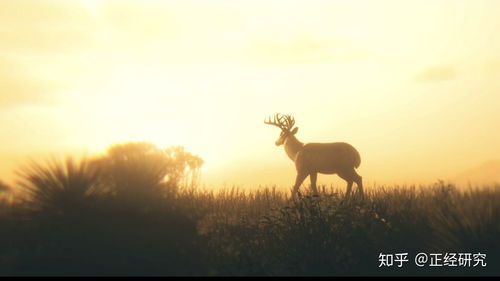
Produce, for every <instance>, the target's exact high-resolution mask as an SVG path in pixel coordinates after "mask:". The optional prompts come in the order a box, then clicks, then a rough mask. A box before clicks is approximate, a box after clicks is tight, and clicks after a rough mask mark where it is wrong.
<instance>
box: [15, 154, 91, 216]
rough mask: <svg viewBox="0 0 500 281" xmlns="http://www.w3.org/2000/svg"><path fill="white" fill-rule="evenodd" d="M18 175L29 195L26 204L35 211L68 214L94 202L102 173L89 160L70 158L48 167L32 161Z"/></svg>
mask: <svg viewBox="0 0 500 281" xmlns="http://www.w3.org/2000/svg"><path fill="white" fill-rule="evenodd" d="M17 175H18V176H19V178H20V180H18V184H19V185H20V187H21V188H23V189H24V190H25V191H26V192H27V193H26V195H27V198H26V199H25V203H27V204H28V206H29V208H30V209H32V210H46V211H49V210H50V211H53V212H56V213H61V212H63V213H64V212H68V211H70V210H73V209H75V208H76V207H77V206H81V204H84V203H86V202H88V201H89V199H92V198H93V197H94V196H95V195H96V194H97V192H98V187H97V183H98V178H99V171H98V170H97V169H95V168H93V167H90V166H89V165H88V162H87V160H86V159H82V160H79V161H77V160H75V159H73V158H71V157H68V158H66V159H65V160H64V161H57V160H52V161H50V162H48V163H46V164H45V165H43V164H40V163H37V162H34V161H31V162H30V163H29V164H28V165H26V166H24V167H23V168H21V169H20V170H19V171H18V172H17Z"/></svg>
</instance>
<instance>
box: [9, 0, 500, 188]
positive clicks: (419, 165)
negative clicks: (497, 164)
mask: <svg viewBox="0 0 500 281" xmlns="http://www.w3.org/2000/svg"><path fill="white" fill-rule="evenodd" d="M499 30H500V1H480V0H475V1H460V0H453V1H445V0H440V1H422V0H418V1H409V0H405V1H401V0H398V1H383V0H378V1H372V0H367V1H311V0H308V1H235V0H231V1H186V0H182V1H180V0H179V1H89V0H87V1H42V0H40V1H15V0H0V136H1V138H0V173H1V174H0V179H2V180H5V181H7V182H10V181H12V179H13V176H12V175H13V173H12V171H13V170H14V169H15V168H17V167H18V165H19V164H22V163H24V161H25V160H26V159H27V157H28V156H31V157H38V156H39V157H46V156H49V155H53V154H64V153H71V154H78V153H80V154H81V153H82V152H85V153H88V154H92V153H100V152H102V151H103V150H105V149H106V147H108V146H109V145H110V144H113V143H119V142H126V141H149V142H153V143H155V144H157V145H158V146H161V147H165V146H170V145H183V146H184V147H185V148H186V150H188V151H190V152H192V153H195V154H197V155H199V156H201V157H202V158H203V159H204V160H205V164H204V166H203V168H202V182H203V183H204V184H206V185H213V186H218V185H221V184H226V185H229V186H231V185H242V186H246V187H252V186H256V185H269V184H278V185H283V186H291V185H292V184H293V180H294V177H295V172H294V167H293V163H292V162H291V161H290V160H289V159H288V158H287V157H286V155H285V153H284V151H283V148H282V147H276V146H275V145H274V141H275V140H276V138H277V137H278V135H279V130H278V129H277V128H274V127H271V126H266V125H264V124H263V120H264V118H265V117H267V116H269V115H272V114H274V113H276V112H282V113H286V114H292V115H293V116H294V117H295V119H296V125H297V126H298V127H299V131H298V134H297V137H298V138H299V140H301V141H302V142H334V141H345V142H349V143H351V144H352V145H353V146H355V147H356V148H357V149H358V151H359V152H360V153H361V159H362V160H361V166H360V168H359V170H358V171H359V173H360V174H361V175H363V178H364V181H365V183H366V184H367V185H370V184H372V183H373V182H376V183H381V184H382V183H386V184H391V183H400V184H404V183H426V182H433V181H436V180H437V179H448V178H453V177H454V176H455V175H458V174H460V173H461V172H462V171H464V170H468V169H471V168H472V167H475V166H478V165H480V164H481V163H483V162H486V161H491V160H492V159H498V158H500V146H499V145H498V144H499V143H500V130H499V129H498V124H499V120H500V111H499V110H498V109H499V108H500V53H499V52H498V50H500V36H499V34H500V33H499ZM337 180H338V179H336V178H335V177H333V176H321V175H320V176H319V179H318V181H319V183H320V184H321V183H324V184H329V183H331V182H335V181H337Z"/></svg>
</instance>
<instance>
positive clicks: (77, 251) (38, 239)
mask: <svg viewBox="0 0 500 281" xmlns="http://www.w3.org/2000/svg"><path fill="white" fill-rule="evenodd" d="M137 147H138V146H134V148H137ZM145 148H148V147H147V146H143V147H140V149H137V150H134V149H127V150H126V152H127V153H126V155H123V154H120V153H118V152H116V150H113V152H114V153H117V154H113V157H114V158H113V159H114V160H118V161H117V162H111V163H112V165H110V167H111V168H112V169H108V170H107V169H106V168H108V167H109V166H101V165H96V164H95V162H92V164H90V162H89V161H88V160H85V159H84V160H80V161H76V160H74V159H72V158H67V159H66V160H65V161H63V162H58V161H55V160H54V161H52V162H50V163H49V164H47V165H41V164H38V163H35V162H32V163H30V165H28V166H26V167H24V168H23V169H21V171H20V172H18V175H19V177H20V180H19V185H20V186H21V187H22V188H23V189H24V190H25V191H26V196H25V197H24V198H23V200H22V203H21V204H19V205H18V206H16V207H17V209H16V211H15V212H12V214H11V216H8V217H5V218H2V220H3V223H2V226H3V230H4V231H3V238H8V239H9V241H10V242H11V247H7V248H5V249H4V250H5V253H6V254H5V255H6V256H7V257H9V258H8V260H9V263H8V264H7V265H4V266H0V274H8V275H18V274H22V275H96V274H98V275H109V274H111V275H179V274H180V275H188V274H200V273H201V272H202V270H203V268H204V267H203V265H202V264H201V260H200V257H201V255H200V253H199V245H198V243H199V239H198V235H197V231H196V224H195V221H193V220H192V219H190V218H188V217H187V216H185V215H184V214H183V213H182V212H181V211H179V210H178V209H177V208H176V204H175V198H173V197H168V196H161V195H162V194H163V193H161V192H160V191H159V189H157V188H159V187H161V185H162V184H163V182H162V180H163V177H164V175H165V174H166V172H165V171H164V169H163V168H165V167H166V166H167V165H163V166H162V165H161V164H162V162H161V161H160V160H163V159H160V158H159V157H157V156H158V154H156V155H155V154H153V156H150V155H149V154H145V153H144V152H148V150H145ZM141 149H142V150H141ZM132 152H133V153H132ZM153 152H156V151H154V150H153ZM124 159H125V160H124ZM119 161H121V162H119ZM155 161H157V162H155ZM101 163H102V162H101ZM135 168H137V169H140V170H139V171H136V170H134V169H135ZM106 172H107V173H115V174H111V175H110V174H105V173H106ZM122 177H123V178H122ZM108 184H109V186H107V185H108ZM153 199H155V200H154V201H153ZM146 200H151V201H146ZM9 221H12V222H15V223H10V224H9V223H8V222H9ZM6 256H0V258H5V257H6Z"/></svg>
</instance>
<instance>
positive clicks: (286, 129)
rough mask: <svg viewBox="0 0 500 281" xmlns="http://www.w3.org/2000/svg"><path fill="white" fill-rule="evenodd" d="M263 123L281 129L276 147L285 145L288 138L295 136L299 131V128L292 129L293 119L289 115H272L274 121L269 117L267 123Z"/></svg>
mask: <svg viewBox="0 0 500 281" xmlns="http://www.w3.org/2000/svg"><path fill="white" fill-rule="evenodd" d="M264 123H265V124H268V125H273V126H276V127H278V128H280V129H281V133H280V136H279V138H278V139H277V140H276V145H277V146H279V145H282V144H283V143H285V140H286V139H287V138H288V137H290V136H293V135H295V134H296V133H297V131H298V130H299V128H297V127H295V128H293V125H295V119H293V117H292V116H290V115H281V114H279V113H276V115H274V120H272V121H271V117H269V119H268V120H267V121H264ZM292 128H293V129H292Z"/></svg>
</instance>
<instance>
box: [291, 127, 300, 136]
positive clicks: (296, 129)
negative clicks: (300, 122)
mask: <svg viewBox="0 0 500 281" xmlns="http://www.w3.org/2000/svg"><path fill="white" fill-rule="evenodd" d="M298 130H299V128H298V127H295V129H293V130H292V132H291V133H292V135H295V134H296V133H297V131H298Z"/></svg>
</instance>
